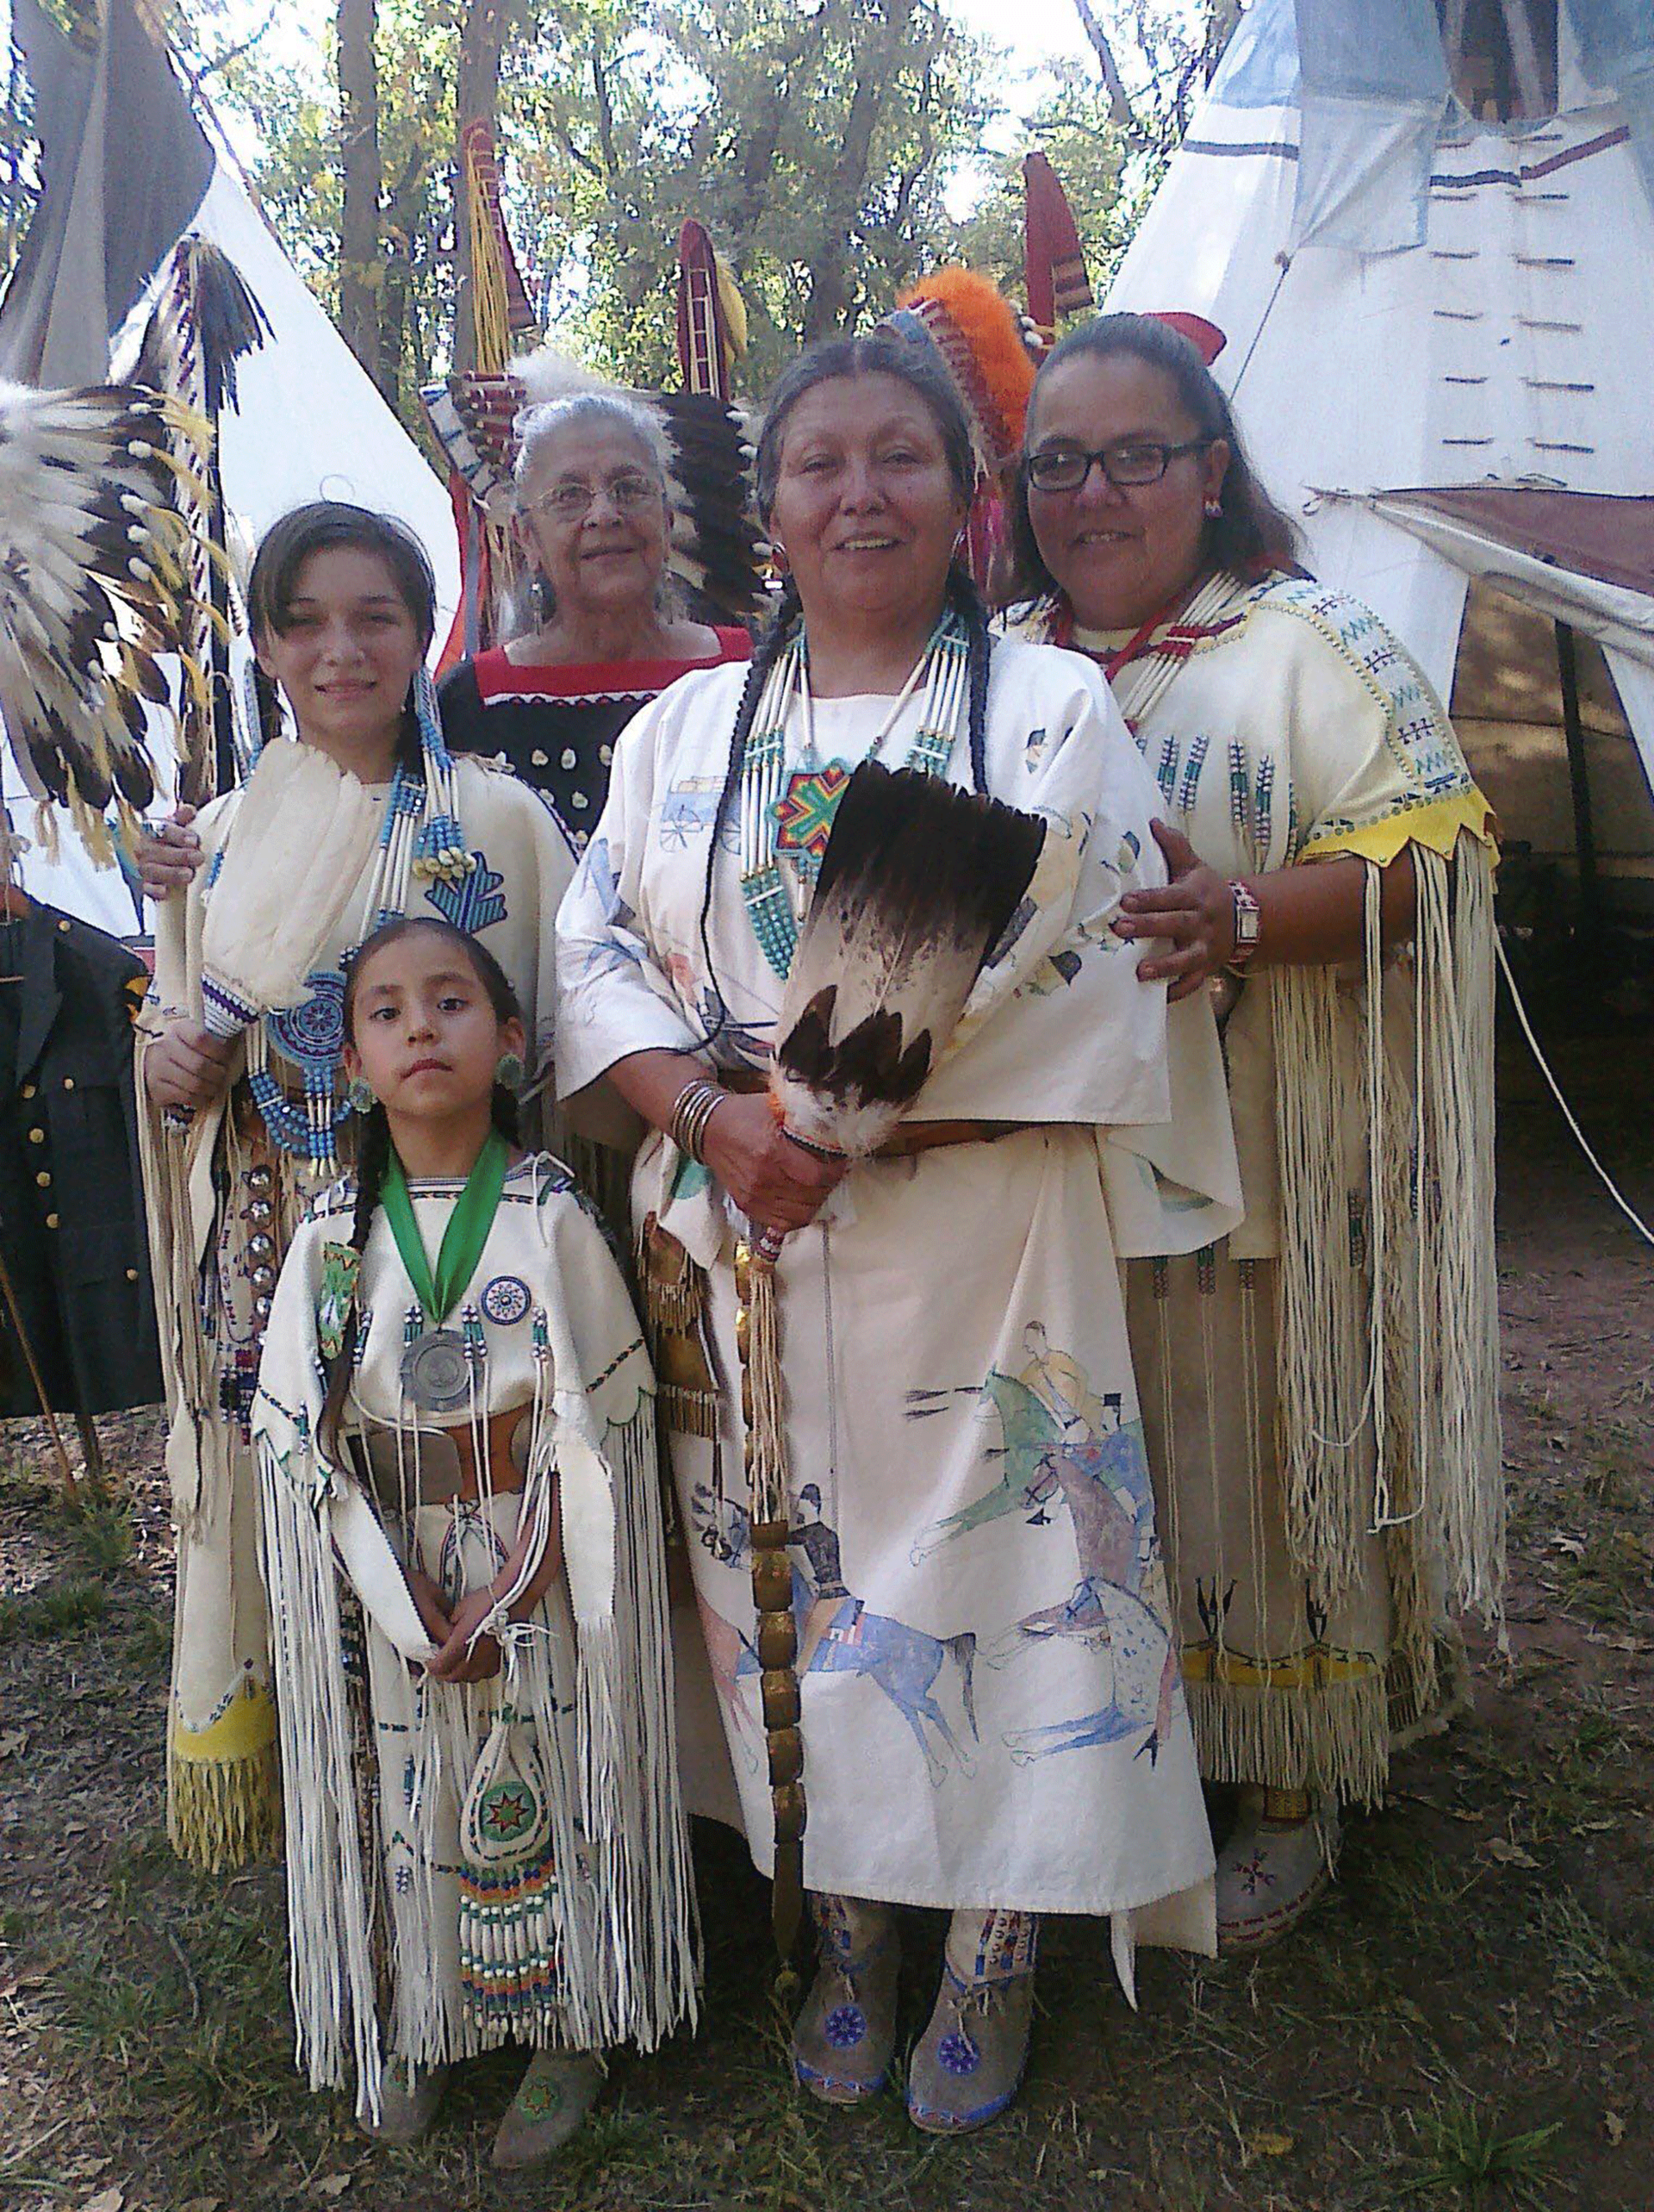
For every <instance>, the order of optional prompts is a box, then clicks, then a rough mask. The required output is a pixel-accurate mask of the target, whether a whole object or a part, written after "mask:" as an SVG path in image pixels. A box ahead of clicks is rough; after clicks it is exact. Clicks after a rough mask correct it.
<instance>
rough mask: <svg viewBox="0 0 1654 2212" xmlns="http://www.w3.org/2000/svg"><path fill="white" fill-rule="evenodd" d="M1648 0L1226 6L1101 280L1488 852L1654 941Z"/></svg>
mask: <svg viewBox="0 0 1654 2212" xmlns="http://www.w3.org/2000/svg"><path fill="white" fill-rule="evenodd" d="M1651 269H1654V8H1650V7H1649V6H1648V5H1647V4H1646V0H1253V5H1252V6H1251V7H1250V8H1249V9H1247V13H1246V15H1245V16H1244V17H1243V18H1242V20H1241V23H1240V28H1239V29H1238V30H1237V31H1236V33H1235V35H1234V39H1233V40H1232V41H1231V43H1230V46H1229V47H1228V52H1227V53H1226V54H1225V56H1224V58H1223V60H1222V63H1221V65H1220V66H1219V69H1218V71H1217V72H1216V76H1215V77H1214V78H1213V81H1212V84H1211V86H1210V88H1209V92H1208V94H1207V97H1206V99H1205V101H1204V103H1203V106H1202V107H1201V109H1199V111H1198V112H1197V115H1196V116H1195V118H1194V120H1193V122H1192V123H1191V128H1190V131H1189V134H1188V136H1187V138H1186V139H1185V141H1184V144H1183V146H1182V147H1181V149H1180V150H1179V152H1178V154H1177V155H1176V157H1175V158H1174V159H1173V161H1172V165H1171V167H1170V169H1169V170H1168V171H1167V174H1166V178H1165V181H1164V182H1163V184H1161V186H1160V190H1159V192H1158V193H1157V195H1156V196H1155V198H1154V200H1153V204H1152V206H1151V207H1150V209H1149V211H1148V214H1147V217H1146V218H1145V221H1144V222H1143V224H1142V226H1141V229H1140V230H1139V232H1138V234H1137V235H1136V237H1135V240H1133V242H1132V245H1131V246H1130V249H1129V252H1127V254H1126V256H1125V259H1124V260H1123V262H1122V265H1121V268H1120V271H1119V273H1118V275H1117V277H1116V280H1115V283H1114V285H1113V287H1112V289H1111V290H1110V295H1109V300H1108V305H1109V307H1110V308H1134V309H1138V310H1142V309H1147V308H1159V309H1165V308H1184V309H1186V310H1191V311H1192V312H1194V313H1196V314H1198V315H1205V316H1208V317H1209V318H1210V320H1211V321H1214V322H1216V324H1218V326H1219V327H1221V328H1222V330H1223V332H1224V333H1225V334H1226V337H1227V341H1228V342H1227V345H1226V346H1225V349H1224V352H1223V353H1222V356H1221V357H1220V358H1219V359H1218V362H1217V364H1216V375H1217V377H1218V378H1219V380H1220V381H1221V382H1222V383H1224V385H1225V386H1226V389H1228V391H1229V392H1230V394H1231V396H1233V398H1234V403H1235V407H1236V411H1237V414H1238V418H1239V421H1240V426H1241V428H1242V430H1243V432H1244V433H1245V434H1246V436H1247V440H1248V444H1249V446H1250V448H1251V451H1252V454H1253V459H1254V461H1255V462H1256V464H1257V466H1258V470H1259V475H1260V476H1261V477H1262V479H1263V481H1264V483H1265V484H1266V485H1267V487H1268V488H1269V489H1270V490H1271V491H1272V494H1273V495H1275V496H1276V497H1277V498H1278V500H1280V501H1281V502H1282V503H1283V505H1284V506H1285V507H1286V508H1287V509H1288V511H1289V513H1290V514H1292V515H1293V517H1294V519H1295V520H1297V521H1298V522H1299V523H1300V524H1301V526H1302V527H1303V533H1304V538H1305V544H1306V549H1307V554H1306V557H1307V560H1308V564H1309V566H1310V567H1311V568H1313V569H1314V570H1315V573H1316V574H1317V575H1319V576H1322V577H1324V578H1325V579H1326V580H1327V581H1328V582H1329V583H1334V584H1336V585H1338V586H1340V587H1341V588H1342V589H1346V590H1349V591H1352V592H1353V593H1355V594H1356V595H1358V596H1359V597H1360V598H1362V599H1364V600H1365V601H1368V602H1369V603H1370V604H1371V606H1373V607H1374V608H1376V609H1377V612H1378V613H1379V614H1382V615H1383V616H1384V619H1385V620H1387V621H1389V622H1390V624H1391V625H1392V626H1393V627H1394V628H1395V629H1396V632H1398V634H1399V635H1400V636H1401V637H1402V639H1403V640H1404V641H1405V642H1406V643H1407V644H1408V646H1409V647H1410V648H1411V649H1412V651H1414V652H1415V654H1417V656H1418V657H1419V658H1420V659H1421V662H1422V663H1423V664H1424V666H1425V668H1426V669H1427V671H1428V673H1429V675H1430V676H1431V677H1432V679H1433V682H1435V684H1436V685H1437V687H1438V689H1439V690H1440V691H1441V693H1442V695H1443V696H1444V697H1445V698H1447V699H1449V701H1450V702H1451V704H1452V707H1453V710H1454V715H1455V719H1456V720H1457V721H1458V726H1459V728H1460V732H1461V734H1462V736H1463V737H1464V741H1465V745H1466V749H1467V751H1469V753H1470V755H1471V760H1472V763H1473V764H1474V766H1475V768H1476V770H1477V775H1478V776H1479V777H1481V779H1482V780H1483V782H1484V783H1485V785H1486V788H1488V790H1489V796H1490V797H1491V798H1492V799H1493V801H1494V803H1495V806H1496V807H1497V808H1498V810H1499V813H1500V816H1501V819H1502V825H1503V827H1504V830H1505V832H1506V835H1507V838H1508V839H1511V840H1516V841H1520V842H1522V843H1525V844H1527V845H1528V846H1530V847H1531V848H1532V850H1533V854H1534V855H1535V856H1536V857H1538V858H1539V860H1540V861H1542V862H1543V861H1547V860H1554V861H1555V862H1557V863H1558V864H1559V865H1560V866H1561V867H1563V868H1564V869H1566V871H1567V872H1568V873H1569V874H1570V875H1573V876H1576V877H1577V876H1580V875H1582V876H1583V878H1584V890H1585V893H1586V899H1585V905H1586V907H1587V909H1588V911H1587V913H1586V916H1585V919H1587V920H1588V921H1589V919H1590V914H1589V905H1590V894H1591V893H1592V891H1593V890H1594V889H1595V893H1596V894H1597V895H1598V896H1599V897H1600V898H1601V901H1602V905H1603V907H1604V908H1605V910H1606V909H1612V910H1613V911H1614V912H1615V913H1618V914H1620V916H1621V917H1629V916H1640V917H1641V918H1642V919H1645V920H1647V921H1654V807H1651V801H1650V787H1651V783H1654V437H1651V434H1650V422H1649V408H1650V402H1649V397H1648V365H1649V362H1650V359H1651V358H1654V292H1651V288H1650V284H1649V271H1650V270H1651Z"/></svg>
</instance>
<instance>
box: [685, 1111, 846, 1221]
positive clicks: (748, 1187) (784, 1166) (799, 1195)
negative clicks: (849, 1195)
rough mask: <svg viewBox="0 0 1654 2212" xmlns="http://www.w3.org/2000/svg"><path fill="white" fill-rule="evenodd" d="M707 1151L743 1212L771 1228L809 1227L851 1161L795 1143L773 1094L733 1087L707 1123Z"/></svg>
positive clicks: (709, 1162) (710, 1163)
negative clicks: (825, 1156) (743, 1091)
mask: <svg viewBox="0 0 1654 2212" xmlns="http://www.w3.org/2000/svg"><path fill="white" fill-rule="evenodd" d="M701 1150H702V1152H703V1153H704V1154H705V1156H706V1165H707V1166H708V1167H709V1168H711V1169H712V1173H713V1175H716V1176H717V1178H718V1181H719V1182H720V1183H721V1184H722V1185H723V1187H724V1189H725V1190H726V1191H727V1192H728V1193H729V1194H730V1196H731V1198H732V1199H734V1200H735V1202H736V1204H737V1206H739V1207H740V1209H741V1211H742V1212H743V1213H744V1214H745V1215H746V1217H747V1218H748V1219H749V1221H755V1222H756V1223H758V1224H760V1226H761V1227H763V1228H765V1229H779V1230H782V1231H789V1230H793V1229H807V1228H808V1227H809V1225H810V1224H811V1222H812V1221H813V1220H814V1219H815V1218H816V1216H817V1214H818V1213H819V1212H820V1211H821V1209H822V1207H823V1206H824V1205H825V1204H826V1202H827V1199H829V1198H830V1196H831V1194H832V1193H833V1192H834V1191H835V1190H836V1188H837V1187H838V1185H839V1184H840V1183H841V1182H842V1181H843V1178H844V1171H845V1168H846V1166H847V1164H848V1163H847V1162H844V1161H843V1160H818V1159H817V1157H816V1156H815V1155H814V1153H812V1152H806V1151H805V1149H804V1147H803V1146H802V1145H801V1144H795V1143H793V1140H792V1138H791V1137H788V1136H787V1133H786V1131H784V1130H783V1129H782V1127H781V1125H780V1122H779V1121H777V1120H776V1118H775V1116H774V1111H773V1110H772V1108H771V1106H770V1103H769V1100H768V1098H766V1097H764V1096H762V1094H754V1095H753V1096H751V1097H747V1096H744V1095H743V1094H740V1093H738V1092H733V1091H732V1092H731V1093H730V1094H729V1095H728V1096H727V1097H726V1098H725V1099H724V1100H723V1102H722V1104H721V1105H719V1106H718V1108H717V1110H716V1111H715V1112H714V1113H713V1115H712V1119H711V1120H710V1121H709V1122H708V1123H707V1125H706V1136H705V1137H704V1138H703V1139H702V1141H701Z"/></svg>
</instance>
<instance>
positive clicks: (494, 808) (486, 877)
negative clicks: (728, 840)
mask: <svg viewBox="0 0 1654 2212" xmlns="http://www.w3.org/2000/svg"><path fill="white" fill-rule="evenodd" d="M248 609H249V615H250V620H251V626H252V637H253V643H254V645H255V648H256V650H257V652H258V668H259V705H260V720H261V722H262V724H263V727H264V735H265V738H266V742H265V743H264V747H263V749H262V751H260V753H259V755H258V760H257V762H256V763H255V764H254V766H253V769H252V773H251V774H250V776H249V777H248V780H247V782H246V783H245V784H243V785H242V786H241V788H239V790H236V791H233V792H230V793H227V794H224V795H223V796H221V797H220V798H218V799H215V800H214V801H212V803H211V804H210V805H209V806H208V807H203V808H202V812H201V813H200V815H199V817H198V818H197V820H196V830H197V832H199V834H200V838H201V844H202V849H203V851H204V853H205V856H206V862H207V864H206V866H205V867H204V868H203V869H202V870H201V871H200V873H199V874H198V875H196V876H195V877H194V879H193V880H192V882H190V887H189V888H188V891H187V892H186V893H185V894H184V895H183V897H179V898H173V899H171V900H168V901H167V902H166V903H165V905H164V906H162V907H159V908H158V909H157V913H156V942H155V979H154V985H153V988H152V991H151V993H150V995H149V998H148V1000H147V1002H146V1006H145V1009H144V1012H143V1014H142V1016H141V1017H140V1025H139V1028H140V1036H139V1044H138V1053H139V1078H140V1096H141V1097H142V1099H143V1100H144V1101H145V1103H146V1108H147V1111H146V1112H145V1113H144V1114H143V1115H142V1116H141V1117H140V1147H141V1150H142V1152H143V1156H144V1180H145V1187H146V1195H147V1199H148V1214H149V1224H150V1243H151V1256H152V1265H153V1268H154V1274H155V1287H156V1305H157V1309H158V1317H159V1322H160V1333H161V1355H162V1362H163V1367H164V1370H165V1379H166V1386H167V1404H168V1410H169V1413H170V1416H171V1435H170V1438H169V1442H168V1453H167V1457H168V1470H169V1473H170V1475H171V1483H172V1495H173V1509H174V1517H175V1519H176V1522H177V1530H178V1578H177V1627H176V1632H175V1636H174V1643H173V1679H172V1697H171V1713H170V1720H169V1726H168V1739H167V1750H168V1777H167V1779H168V1816H169V1827H170V1831H171V1837H172V1841H173V1844H174V1847H176V1848H177V1850H178V1851H179V1852H180V1853H181V1854H183V1855H184V1856H185V1857H187V1858H189V1859H190V1860H193V1861H194V1862H195V1863H196V1865H197V1866H202V1867H203V1868H205V1869H207V1870H208V1871H214V1872H216V1871H218V1870H221V1869H222V1868H224V1867H226V1866H234V1865H237V1864H239V1863H240V1862H241V1861H242V1860H245V1859H246V1858H248V1857H250V1856H252V1855H253V1854H256V1853H258V1852H259V1851H263V1850H267V1849H269V1848H270V1847H272V1846H273V1844H274V1842H275V1841H276V1837H277V1829H278V1827H279V1801H278V1796H277V1773H276V1748H275V1738H276V1717H275V1712H274V1709H273V1707H272V1705H271V1703H270V1691H269V1676H268V1664H267V1660H266V1647H267V1642H268V1632H267V1623H266V1619H265V1611H264V1592H263V1589H262V1586H261V1584H260V1581H259V1578H258V1567H257V1561H256V1559H255V1557H254V1531H255V1525H256V1511H255V1495H256V1483H255V1476H254V1468H253V1461H252V1452H251V1448H250V1444H249V1441H248V1429H247V1421H248V1417H249V1415H250V1413H251V1411H252V1393H253V1386H254V1382H255V1380H256V1376H257V1372H258V1350H259V1345H260V1343H261V1341H262V1339H263V1336H264V1324H265V1321H266V1320H267V1318H268V1316H269V1312H270V1297H271V1293H273V1291H274V1289H275V1285H276V1274H277V1268H279V1266H280V1264H281V1259H282V1254H283V1249H284V1248H285V1246H286V1243H287V1240H288V1238H289V1237H290V1235H291V1234H292V1231H293V1229H294V1227H295V1224H297V1222H298V1219H299V1218H300V1216H301V1214H302V1212H303V1210H304V1207H305V1206H306V1204H307V1203H308V1200H309V1199H311V1198H312V1197H313V1196H314V1194H315V1193H316V1192H317V1191H318V1190H321V1189H325V1188H326V1187H327V1185H328V1184H329V1183H331V1182H332V1181H334V1180H335V1178H336V1177H337V1175H338V1174H339V1162H340V1159H341V1156H343V1157H348V1156H349V1154H350V1148H351V1145H352V1144H353V1143H354V1140H355V1136H356V1129H357V1118H356V1116H355V1115H354V1113H353V1112H352V1109H351V1105H350V1101H349V1099H348V1097H347V1096H346V1094H345V1083H344V1080H343V1077H342V1075H341V1073H340V1069H339V1050H340V1046H341V1044H342V1042H343V1031H342V1028H341V1025H340V1008H341V1005H342V1001H343V996H344V988H345V983H344V973H343V966H344V956H345V954H346V953H347V952H348V951H349V950H351V947H352V946H354V945H356V944H359V943H360V942H361V940H362V939H363V938H364V937H366V936H367V935H368V934H369V933H370V932H371V931H372V930H373V929H374V928H375V927H376V926H377V925H379V924H380V923H381V922H382V921H385V920H387V919H389V918H391V917H392V916H394V915H396V914H400V913H426V914H430V915H433V916H438V917H442V918H445V919H448V920H451V921H452V922H454V923H456V924H457V925H458V926H460V927H462V928H463V929H465V930H466V931H467V932H469V933H471V934H472V935H475V936H477V937H479V938H482V941H483V942H484V943H485V944H487V945H488V948H489V950H491V951H492V952H493V953H494V955H495V956H496V957H497V958H498V960H499V963H500V965H501V968H502V969H504V970H505V972H506V974H507V975H508V976H509V978H510V979H511V983H512V988H513V990H514V991H515V993H516V994H517V998H518V1000H519V1004H520V1005H521V1006H522V1007H523V1009H524V1013H525V1019H526V1021H527V1023H528V1030H529V1045H530V1049H529V1050H528V1052H527V1053H526V1055H525V1057H526V1058H527V1059H528V1060H529V1061H530V1062H531V1072H532V1073H534V1074H536V1075H538V1072H539V1071H540V1069H541V1068H542V1065H543V1063H544V1060H545V1058H546V1056H547V1055H548V1052H549V1048H550V1019H551V990H550V968H551V959H550V947H551V926H550V925H551V917H552V915H553V913H555V911H556V907H557V899H558V896H559V894H560V893H561V891H562V889H563V886H564V885H565V884H566V882H568V880H569V875H570V874H571V872H572V869H573V860H572V857H571V855H570V853H569V848H568V845H567V844H565V842H564V841H563V838H561V837H560V836H559V834H558V832H557V828H556V826H555V825H554V824H553V822H552V820H551V818H550V815H549V814H548V813H546V811H545V809H544V807H541V806H540V805H539V804H538V801H536V800H535V799H534V797H533V796H532V794H531V793H529V792H528V791H526V790H525V789H524V788H523V787H522V785H521V784H519V782H516V780H515V779H514V778H513V777H512V776H505V775H501V774H499V773H497V772H495V771H494V770H491V769H488V768H485V767H483V766H482V764H481V763H477V762H475V761H468V760H456V759H455V758H454V757H453V756H452V755H451V753H450V752H449V751H448V749H447V747H446V745H445V744H444V742H443V738H442V733H441V731H440V729H439V728H438V723H437V717H436V708H435V698H434V694H433V693H432V689H431V684H430V679H429V677H428V676H426V673H425V655H426V649H427V647H428V645H429V644H430V641H431V636H432V628H433V626H434V621H435V614H436V594H435V587H434V585H433V583H432V576H431V570H430V566H429V564H428V563H427V561H426V558H425V554H424V552H423V551H422V550H421V548H420V545H418V544H417V542H416V541H415V540H414V539H413V538H412V537H411V536H410V535H409V534H408V533H407V531H406V530H405V529H403V528H402V527H401V525H400V524H398V523H395V522H394V521H391V520H389V519H387V518H386V517H384V516H382V515H377V514H370V512H368V511H367V510H366V509H365V508H357V507H349V506H345V505H340V504H337V503H334V502H318V503H317V504H315V505H313V506H310V507H306V508H298V509H296V510H295V512H294V513H293V514H289V515H287V516H284V517H283V519H282V520H280V521H279V522H277V523H276V524H275V525H274V526H273V527H271V529H270V531H269V532H268V533H267V534H266V536H265V538H264V542H263V543H262V545H260V547H259V549H258V558H257V559H256V560H255V562H254V564H253V568H252V576H251V579H250V582H249V586H248ZM283 698H284V699H285V701H286V705H287V708H288V711H289V714H290V716H291V720H292V726H293V734H292V735H291V736H289V734H288V733H287V730H286V727H285V726H284V718H283V713H282V709H281V704H280V701H282V700H283Z"/></svg>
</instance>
